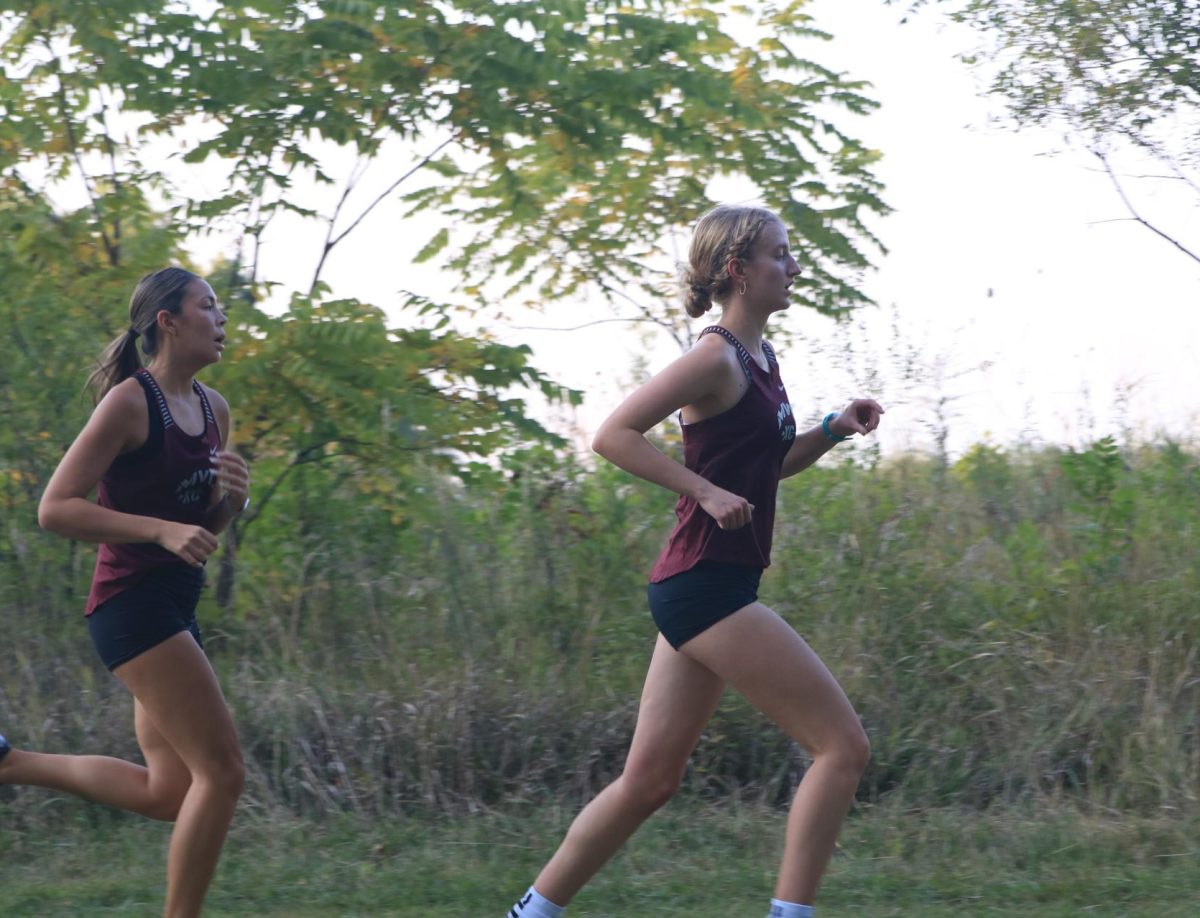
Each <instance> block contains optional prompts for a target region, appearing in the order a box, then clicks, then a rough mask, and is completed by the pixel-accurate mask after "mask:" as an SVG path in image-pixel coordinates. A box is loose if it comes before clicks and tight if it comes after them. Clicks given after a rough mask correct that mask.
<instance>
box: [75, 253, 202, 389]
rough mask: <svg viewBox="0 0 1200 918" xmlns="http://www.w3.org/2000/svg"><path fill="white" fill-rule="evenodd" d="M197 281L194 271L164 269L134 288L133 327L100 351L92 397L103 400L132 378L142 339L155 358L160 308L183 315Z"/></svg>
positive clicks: (90, 379) (91, 383)
mask: <svg viewBox="0 0 1200 918" xmlns="http://www.w3.org/2000/svg"><path fill="white" fill-rule="evenodd" d="M194 280H197V277H196V275H195V274H193V273H192V272H191V271H185V270H184V269H183V268H163V269H161V270H159V271H154V272H153V273H151V274H147V275H146V276H145V277H143V278H142V279H141V280H140V281H138V282H137V286H136V287H134V288H133V296H131V297H130V298H129V328H127V329H126V330H125V331H123V332H122V333H121V334H119V335H118V336H117V337H116V338H114V339H113V341H112V342H111V343H110V344H109V345H108V347H106V348H105V349H104V351H103V353H101V354H100V357H99V359H98V360H97V361H96V369H95V370H93V371H92V374H91V375H90V376H89V377H88V380H87V387H88V388H89V389H91V390H92V399H93V401H94V402H97V403H98V402H99V401H100V399H102V398H104V396H105V395H107V394H108V390H109V389H111V388H112V387H113V386H115V385H117V383H120V382H123V381H124V380H126V379H128V378H129V377H130V376H132V375H133V374H134V373H136V372H137V371H138V369H139V368H140V367H141V366H142V360H141V358H140V357H139V356H138V347H137V341H138V338H141V339H142V353H143V354H145V355H146V356H147V357H153V356H154V353H155V351H156V350H158V325H157V323H156V321H155V320H156V319H157V318H158V313H159V311H160V310H163V309H165V310H167V312H169V313H171V315H176V316H177V315H179V311H180V309H182V308H183V294H184V293H185V292H186V291H187V288H188V285H189V284H191V282H192V281H194Z"/></svg>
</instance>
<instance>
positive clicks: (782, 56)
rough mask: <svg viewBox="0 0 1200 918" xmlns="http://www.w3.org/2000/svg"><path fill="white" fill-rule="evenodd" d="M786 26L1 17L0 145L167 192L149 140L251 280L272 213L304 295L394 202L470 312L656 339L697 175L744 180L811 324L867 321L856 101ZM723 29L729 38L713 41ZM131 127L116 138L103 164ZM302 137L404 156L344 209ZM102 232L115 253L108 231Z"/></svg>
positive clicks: (512, 9)
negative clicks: (785, 236)
mask: <svg viewBox="0 0 1200 918" xmlns="http://www.w3.org/2000/svg"><path fill="white" fill-rule="evenodd" d="M806 5H807V4H806V3H805V2H804V0H792V2H785V3H768V4H763V5H756V6H755V7H754V8H753V9H751V8H749V7H732V8H731V7H729V6H726V5H723V4H713V5H706V6H700V5H696V4H691V3H686V2H681V0H642V2H638V3H633V4H629V5H628V6H624V7H614V6H613V5H612V4H609V3H601V2H597V0H554V2H538V3H532V2H508V0H504V2H486V0H457V2H451V0H447V2H438V3H431V2H423V0H414V2H411V3H408V4H404V5H400V6H397V5H395V4H379V3H370V2H351V0H338V2H331V0H325V2H310V0H292V2H257V3H255V4H253V5H248V4H240V3H222V4H216V5H214V6H212V7H211V8H210V9H211V12H209V13H207V14H205V15H201V14H199V13H197V12H195V11H194V10H193V9H192V7H191V5H189V4H183V3H167V4H158V3H146V2H144V0H121V2H116V3H112V4H104V5H103V6H98V5H96V6H93V5H88V7H87V8H86V9H81V8H80V7H79V5H78V4H74V3H68V2H66V0H46V2H39V3H36V4H34V5H32V6H30V5H29V4H20V5H9V6H7V7H5V6H3V5H0V11H4V14H5V20H4V22H5V26H4V27H5V30H6V31H7V33H8V39H7V41H6V42H5V45H4V49H3V56H2V59H3V60H4V61H5V62H6V65H7V68H6V69H7V70H8V73H9V74H10V76H15V77H16V79H13V80H12V83H11V85H10V88H9V90H8V91H7V92H6V93H5V94H4V95H3V96H0V98H2V99H3V102H0V104H2V105H3V106H4V109H5V110H6V111H5V112H4V113H5V114H6V115H7V116H8V118H9V119H11V120H12V121H13V123H14V125H15V124H17V123H19V125H20V127H19V129H17V130H14V131H11V132H10V133H12V134H16V135H17V136H16V138H15V142H14V143H9V144H5V145H4V149H5V150H7V151H9V157H8V158H9V161H10V162H12V161H13V160H14V159H29V158H41V159H44V160H46V161H47V162H48V163H49V165H50V167H51V169H52V170H54V171H57V172H60V173H61V172H63V171H64V170H66V169H67V168H68V167H71V166H72V165H73V166H76V167H78V168H79V169H80V170H83V169H84V164H85V163H86V162H87V161H88V160H87V157H88V155H94V156H96V157H100V156H107V157H108V162H107V163H106V168H107V171H108V173H109V175H110V179H111V183H112V184H113V185H114V187H115V186H118V185H120V186H122V187H125V186H128V185H130V184H139V185H140V184H145V183H146V182H147V181H149V180H151V179H152V180H153V182H155V183H159V184H161V183H162V182H163V176H162V174H161V170H156V169H154V168H151V167H150V166H148V165H146V163H147V162H148V157H149V155H150V154H149V150H150V148H151V146H152V145H151V144H150V141H151V140H153V139H154V138H155V137H159V138H162V137H164V136H165V137H170V138H171V139H172V141H173V142H174V143H175V144H179V143H186V144H187V153H186V156H185V159H186V160H188V161H189V162H197V163H198V162H203V161H210V162H215V161H217V160H219V161H220V162H222V163H223V165H224V167H225V168H226V169H227V170H228V178H227V181H226V182H225V186H226V187H225V191H223V193H222V194H221V195H219V196H217V197H215V198H209V199H206V200H194V199H189V200H183V201H180V202H179V204H178V207H177V209H176V213H177V215H178V216H180V217H182V218H184V219H185V220H186V221H187V224H188V225H189V226H190V227H192V228H194V229H197V230H203V229H205V228H208V227H210V226H211V225H212V223H213V221H214V220H218V219H220V220H225V221H230V220H236V221H238V222H239V223H241V224H242V225H243V226H244V228H245V239H246V242H247V247H246V254H245V256H244V258H243V259H242V261H244V262H245V263H246V264H247V265H249V269H250V272H251V275H252V276H253V274H254V266H255V258H254V255H253V250H254V246H255V244H256V242H257V241H258V240H260V239H261V236H262V233H263V231H264V230H265V228H266V226H267V225H268V223H269V221H270V220H271V219H272V217H273V216H274V215H275V214H277V213H279V212H281V211H291V212H296V213H299V214H302V215H304V216H306V217H309V218H311V219H314V220H319V221H321V222H323V223H324V224H325V225H326V229H327V234H326V240H325V242H324V245H323V247H322V249H321V251H319V252H315V253H313V257H314V263H313V270H312V275H311V276H312V283H313V285H314V287H315V285H316V284H317V283H318V282H319V280H320V278H321V274H322V270H323V268H324V266H325V264H326V262H327V258H328V257H329V256H330V255H331V254H332V253H333V252H334V250H335V249H336V248H337V246H338V245H339V244H340V243H341V242H342V241H343V240H344V239H345V238H346V236H347V235H348V234H349V233H351V232H352V231H353V230H354V229H356V228H357V227H358V226H359V225H360V224H361V221H362V220H363V218H364V217H366V216H367V214H368V213H369V212H370V211H371V210H373V209H374V207H375V206H376V205H377V204H378V203H380V201H382V200H383V199H385V198H387V197H389V196H395V195H402V196H403V199H404V201H405V203H406V204H407V206H408V208H409V212H410V213H423V212H433V213H436V214H438V215H439V222H440V223H442V224H443V225H442V226H441V227H440V228H438V229H436V230H435V231H434V232H432V233H431V234H430V238H429V239H428V241H427V244H426V245H425V246H424V247H423V248H421V250H420V251H419V252H418V253H417V255H416V258H415V260H416V261H417V262H420V261H423V260H425V259H427V258H431V257H433V256H434V255H436V254H438V253H439V252H442V250H443V249H444V250H446V251H445V252H442V254H443V255H444V256H445V257H446V260H447V264H448V266H449V267H450V268H451V269H452V270H453V271H455V272H456V273H457V274H458V276H460V277H461V278H462V284H461V287H460V290H461V292H462V293H463V295H464V297H465V298H466V299H474V300H476V301H477V302H483V300H484V298H485V297H488V296H496V295H497V291H500V292H501V294H502V295H503V294H507V295H509V296H512V295H515V294H516V293H517V292H518V291H522V292H523V293H524V294H525V296H526V297H527V298H528V299H531V300H533V301H536V302H555V301H558V300H561V299H562V298H564V297H568V296H570V295H572V294H575V293H577V292H579V291H580V290H582V289H584V288H588V289H591V290H593V291H595V290H599V291H601V292H602V293H603V294H604V295H606V296H608V297H610V298H611V299H612V300H613V301H614V302H620V303H624V304H632V305H633V307H634V308H635V311H636V313H637V314H639V315H640V316H641V317H643V318H646V319H651V320H655V321H659V322H667V321H668V320H667V319H666V318H665V310H664V309H663V306H662V292H663V291H662V289H661V288H662V285H663V281H664V279H665V278H664V268H666V267H668V266H669V262H668V261H667V260H666V258H665V257H664V252H663V247H664V236H666V235H667V234H668V233H669V232H670V231H671V230H672V229H675V228H679V227H682V226H685V225H686V224H688V223H690V222H691V220H693V219H694V218H695V217H696V216H697V214H698V211H699V210H700V209H702V207H703V206H704V203H705V187H706V185H707V184H708V183H709V181H710V180H712V179H714V178H716V177H719V176H723V175H731V174H737V175H743V176H745V177H747V178H749V179H750V180H751V181H752V182H753V183H754V185H755V186H756V187H757V188H758V189H759V190H760V192H761V194H762V197H763V198H764V200H765V201H766V203H767V204H768V205H769V206H771V207H774V208H776V209H778V210H780V211H781V212H783V213H784V214H785V216H786V219H787V220H788V221H789V223H790V225H791V226H793V227H794V228H795V231H796V233H797V235H798V236H799V237H800V238H801V239H802V240H803V249H804V252H805V255H806V257H807V261H808V265H807V267H808V270H807V271H806V273H805V276H804V279H803V281H802V285H803V287H804V290H803V294H804V297H805V299H806V301H807V303H808V304H809V305H811V306H814V307H816V308H818V309H820V310H822V311H825V312H829V313H841V312H844V311H845V310H847V309H849V308H851V307H853V306H855V305H857V304H860V303H862V302H864V297H863V295H862V293H861V292H860V291H859V290H858V288H857V280H858V277H859V274H860V273H861V272H862V270H863V269H865V268H866V267H867V266H868V257H867V254H866V253H865V250H866V249H870V248H874V247H877V245H878V243H877V240H876V239H875V237H874V235H873V234H872V232H871V231H870V229H869V227H868V226H867V220H868V219H869V218H870V216H871V215H873V214H874V215H878V214H882V213H883V212H885V211H886V207H885V205H884V204H883V202H882V201H881V200H880V199H879V197H878V192H879V184H878V182H877V181H876V180H875V178H874V177H873V174H872V172H871V166H872V164H873V163H874V161H875V159H876V158H877V154H876V153H875V152H874V151H871V150H869V149H866V148H865V147H863V146H862V145H861V144H860V143H858V142H857V141H855V140H854V139H853V138H851V137H850V136H849V135H848V134H847V133H845V131H844V130H843V129H842V128H840V127H839V126H838V125H837V124H836V122H835V120H834V119H835V118H837V117H838V116H839V114H844V113H847V112H850V113H860V114H861V113H864V112H867V111H869V110H870V109H871V108H872V107H873V103H871V102H870V101H869V100H868V99H867V98H866V97H864V96H863V95H862V94H861V90H862V88H863V87H862V84H860V83H856V82H852V81H849V80H846V79H844V78H843V77H842V76H840V75H838V74H836V73H833V72H831V71H829V70H828V69H826V68H823V67H821V66H819V65H818V64H816V63H813V62H812V61H810V60H808V59H807V58H806V57H803V56H801V54H800V53H799V50H798V48H799V45H800V43H801V42H803V41H805V40H809V39H821V38H827V37H828V36H826V35H824V34H823V33H821V32H820V31H818V30H817V29H816V28H814V26H813V24H812V22H811V20H810V17H809V16H808V15H807V14H806V13H805V12H804V7H805V6H806ZM734 10H740V12H734ZM735 25H736V26H738V28H739V31H738V34H740V35H746V36H750V37H748V38H745V39H744V40H740V41H739V40H738V39H736V38H735V37H733V36H732V35H731V34H730V32H729V29H730V28H732V27H733V26H735ZM14 116H15V117H14ZM130 123H135V124H136V125H137V135H136V139H135V140H134V143H133V144H130V143H122V142H121V140H120V139H119V138H118V136H117V135H118V130H119V126H120V125H128V124H130ZM10 126H11V125H10ZM195 137H200V138H202V139H201V140H199V141H198V142H191V143H188V138H195ZM318 140H320V141H327V142H332V143H333V144H337V145H339V146H341V147H346V148H351V149H353V150H354V151H355V152H356V153H357V154H359V155H360V156H361V157H362V158H363V161H364V162H365V163H370V162H376V163H377V160H378V156H379V153H380V151H381V150H382V149H383V148H384V145H385V144H388V143H391V144H393V146H392V147H389V149H390V150H393V151H394V150H397V149H402V150H405V151H407V152H411V153H412V157H413V158H412V161H411V162H410V163H408V164H406V165H405V166H403V167H400V168H397V169H396V178H395V180H394V182H392V183H391V185H390V187H389V189H388V191H387V192H386V193H385V194H384V195H382V196H380V197H379V198H377V199H376V200H375V201H372V202H369V203H367V204H365V205H362V206H359V207H358V209H357V210H354V209H352V208H351V207H350V205H349V201H350V192H351V191H352V190H353V189H354V187H355V184H356V182H357V181H359V180H360V179H361V174H362V173H361V168H356V169H355V170H354V171H353V172H352V174H351V175H350V176H348V177H345V178H339V177H338V176H335V175H333V174H331V173H330V172H329V171H327V167H326V165H325V164H324V163H323V162H322V160H321V158H320V155H319V150H318V147H317V145H316V144H315V143H314V141H318ZM397 144H398V146H396V145H397ZM131 147H133V148H134V149H131ZM114 151H116V153H119V154H120V155H119V156H116V155H115V154H114ZM2 165H3V159H0V166H2ZM383 166H384V167H385V168H393V166H392V163H391V157H389V161H388V162H387V163H385V164H383ZM377 167H378V164H377ZM301 174H311V175H312V176H314V177H316V178H317V180H319V181H322V182H328V183H335V182H339V183H340V187H341V189H342V191H343V192H344V193H343V195H342V197H341V201H340V203H339V204H338V206H337V207H336V208H335V210H334V212H333V213H332V214H318V213H315V212H313V211H312V210H310V209H308V208H307V207H306V206H305V205H304V203H303V202H298V201H296V200H294V196H293V195H292V194H290V193H289V192H290V189H291V188H292V187H293V185H294V182H295V180H296V179H297V177H298V176H299V175H301ZM171 191H172V190H171V189H164V193H166V194H168V196H170V194H171ZM103 215H104V214H103V211H99V212H98V216H100V217H102V216H103ZM451 227H453V229H454V233H451V232H449V229H450V228H451ZM105 237H106V238H107V239H108V240H109V241H111V242H112V243H113V244H114V245H115V244H116V238H117V231H116V228H115V227H112V226H108V227H106V233H105ZM489 281H494V282H496V283H495V284H492V285H489V284H488V282H489ZM676 330H677V331H678V329H676Z"/></svg>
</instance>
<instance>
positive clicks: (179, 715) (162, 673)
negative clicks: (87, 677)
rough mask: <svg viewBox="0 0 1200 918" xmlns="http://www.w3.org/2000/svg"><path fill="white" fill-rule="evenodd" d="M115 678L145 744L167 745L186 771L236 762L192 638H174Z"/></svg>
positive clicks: (220, 700) (222, 711)
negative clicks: (140, 722) (135, 708)
mask: <svg viewBox="0 0 1200 918" xmlns="http://www.w3.org/2000/svg"><path fill="white" fill-rule="evenodd" d="M113 674H114V675H115V676H116V677H117V678H118V679H120V680H121V681H122V682H124V683H125V685H126V686H127V687H128V688H129V690H130V691H131V692H132V693H133V696H134V697H135V698H136V699H137V700H138V703H139V705H140V707H141V710H142V714H143V719H144V722H145V724H146V727H147V731H146V740H147V741H148V742H150V743H151V744H152V745H153V744H157V743H159V741H160V740H161V741H163V742H165V743H166V744H167V745H169V746H170V748H171V749H172V750H173V751H174V753H175V754H176V755H178V757H179V758H180V759H182V760H183V762H184V763H186V765H187V767H188V769H189V771H192V772H195V771H196V769H197V768H204V767H206V766H209V765H213V764H221V763H223V762H227V761H229V760H230V759H232V758H236V759H240V751H239V746H238V739H237V731H236V729H235V728H234V725H233V719H232V718H231V716H230V714H229V708H228V707H227V706H226V704H225V697H224V695H223V694H222V693H221V688H220V686H219V685H218V684H217V677H216V674H215V673H214V672H213V670H212V666H211V665H210V664H209V662H208V658H207V657H206V656H205V655H204V651H202V650H201V649H200V647H199V645H197V643H196V641H195V640H194V639H193V637H192V635H191V634H189V633H188V632H186V631H183V632H180V633H179V634H176V635H175V636H174V637H172V638H170V639H168V640H166V641H163V642H162V643H161V644H159V645H158V646H156V647H154V648H152V649H151V650H148V651H146V652H145V653H143V654H141V655H140V656H137V657H135V658H134V659H132V660H130V661H129V662H128V663H125V664H124V665H122V666H120V667H118V668H117V669H115V670H114V671H113ZM139 736H140V734H139Z"/></svg>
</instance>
